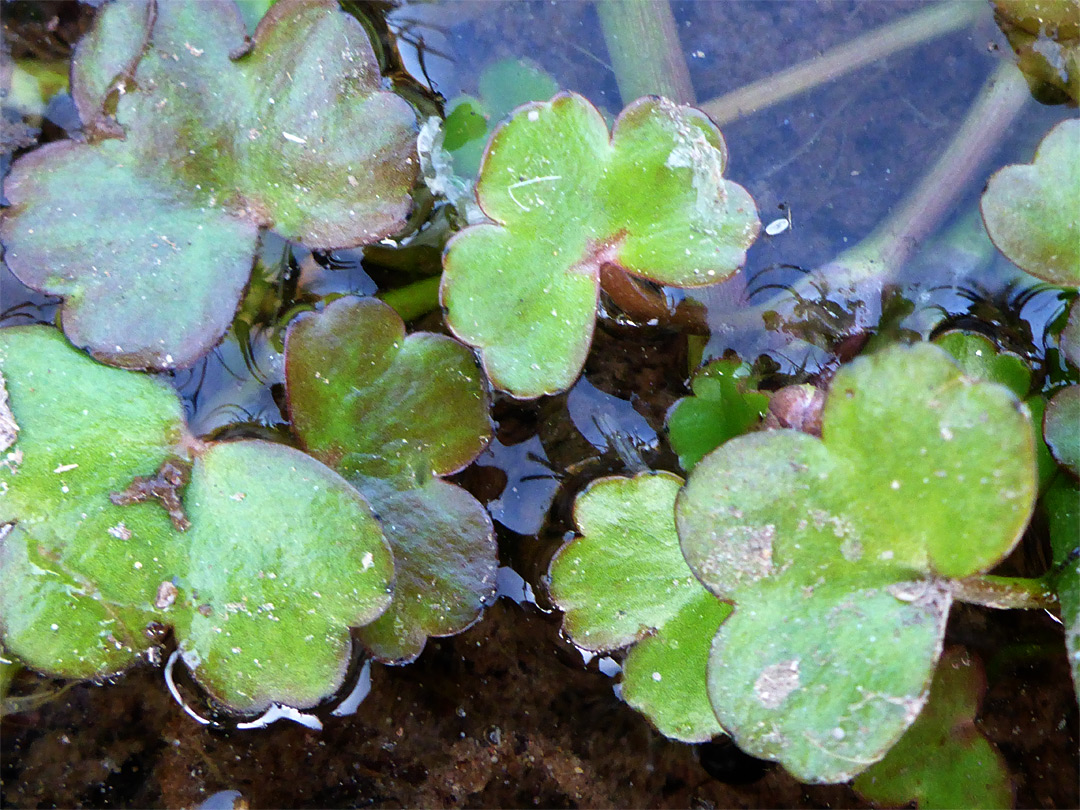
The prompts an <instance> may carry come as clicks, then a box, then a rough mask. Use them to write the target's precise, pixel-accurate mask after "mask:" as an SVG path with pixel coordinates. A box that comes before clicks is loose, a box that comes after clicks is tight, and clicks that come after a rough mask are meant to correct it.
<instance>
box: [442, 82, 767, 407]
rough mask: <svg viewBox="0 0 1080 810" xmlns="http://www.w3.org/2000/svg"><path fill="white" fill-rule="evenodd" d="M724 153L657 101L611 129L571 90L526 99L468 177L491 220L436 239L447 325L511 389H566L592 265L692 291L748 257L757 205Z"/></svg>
mask: <svg viewBox="0 0 1080 810" xmlns="http://www.w3.org/2000/svg"><path fill="white" fill-rule="evenodd" d="M725 160H726V149H725V147H724V143H723V139H722V138H721V136H720V133H719V131H718V130H717V129H716V127H715V126H714V125H713V124H712V123H711V122H710V121H709V120H708V118H707V117H706V116H705V115H704V113H701V112H700V111H698V110H694V109H692V108H688V107H679V106H677V105H674V104H672V103H671V102H668V101H666V100H664V99H659V98H652V97H650V98H644V99H640V100H639V101H637V102H635V103H634V104H632V105H631V106H630V107H628V108H627V109H626V110H624V111H623V113H622V115H620V117H619V119H618V120H617V121H616V122H615V128H614V132H613V133H612V134H611V135H610V136H609V134H608V129H607V125H606V124H605V123H604V120H603V117H602V116H601V115H600V113H599V112H598V111H597V110H596V108H595V107H593V106H592V105H591V104H589V103H588V102H587V101H586V100H585V99H583V98H582V97H581V96H578V95H575V94H573V93H562V94H559V95H557V96H555V97H554V98H553V99H552V100H551V101H548V102H542V103H532V104H526V105H523V106H522V107H520V108H519V109H518V110H517V111H516V112H515V113H514V115H513V116H512V117H511V118H510V119H509V120H508V121H506V122H505V123H503V124H502V125H501V126H500V127H499V128H498V129H497V130H496V131H495V133H494V134H493V135H492V138H491V141H490V142H489V144H488V148H487V151H486V153H485V155H484V162H483V165H482V168H481V173H480V179H479V181H478V183H477V198H478V201H479V204H480V207H481V208H482V209H483V211H484V213H485V214H486V215H487V216H488V217H490V218H491V219H493V220H494V221H495V224H481V225H474V226H472V227H469V228H466V229H465V230H463V231H462V232H461V233H459V234H458V235H457V236H456V237H454V239H452V240H451V241H450V244H449V245H448V246H447V250H446V253H445V256H444V273H443V282H442V301H443V305H444V306H445V307H446V309H447V323H448V324H449V326H450V328H451V329H452V330H453V331H454V333H455V334H456V335H457V336H458V337H460V338H461V339H462V340H464V341H466V342H467V343H469V344H471V345H473V346H476V347H478V348H479V349H480V351H481V358H482V361H483V364H484V367H485V369H486V370H487V372H488V375H489V377H490V378H491V379H492V381H493V382H494V384H495V385H496V386H498V387H500V388H502V389H504V390H506V391H509V392H510V393H511V394H513V395H514V396H517V397H522V398H532V397H537V396H540V395H542V394H548V393H554V392H556V391H561V390H564V389H566V388H568V387H569V386H570V385H571V384H572V383H573V381H574V379H575V378H576V377H577V376H578V374H579V373H580V371H581V368H582V365H583V364H584V361H585V356H586V354H587V353H588V349H589V344H590V343H591V341H592V329H593V323H594V320H595V316H596V304H597V298H598V295H599V289H600V269H601V267H602V266H604V265H606V264H611V265H614V266H616V267H619V268H621V269H623V270H626V271H628V272H631V273H635V274H637V275H641V276H643V277H645V278H649V279H652V280H654V281H658V282H662V283H668V284H679V285H683V286H694V285H704V284H709V283H712V282H715V281H720V280H722V279H723V278H725V277H727V276H728V275H730V274H731V273H733V272H734V271H735V270H736V269H738V267H739V266H740V265H741V264H742V262H743V261H744V260H745V253H746V249H747V248H748V247H749V245H750V244H751V243H752V242H753V240H754V238H755V237H756V235H757V231H758V227H759V223H758V218H757V211H756V209H755V207H754V204H753V200H752V199H751V198H750V196H749V194H747V193H746V191H745V190H744V189H743V188H742V187H741V186H738V185H737V184H735V183H732V182H730V181H728V180H725V179H724V178H723V177H722V172H723V168H724V162H725ZM642 189H649V192H648V193H647V194H646V193H643V192H642Z"/></svg>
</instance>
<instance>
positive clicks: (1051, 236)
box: [982, 118, 1080, 287]
mask: <svg viewBox="0 0 1080 810" xmlns="http://www.w3.org/2000/svg"><path fill="white" fill-rule="evenodd" d="M1078 141H1080V120H1077V119H1075V118H1073V119H1070V120H1068V121H1062V122H1061V123H1060V124H1058V125H1057V126H1055V127H1054V128H1053V129H1052V130H1050V132H1048V133H1047V135H1046V137H1045V138H1043V140H1042V143H1040V144H1039V148H1038V150H1037V151H1036V152H1035V159H1034V160H1033V161H1032V162H1031V163H1030V164H1023V165H1014V166H1006V167H1005V168H1003V169H1000V170H999V171H998V172H997V173H996V174H995V175H994V176H993V177H991V178H990V182H989V183H987V186H986V191H985V192H983V196H982V214H983V219H984V220H985V221H986V232H987V233H988V234H990V238H991V239H992V240H994V244H995V245H997V247H998V249H999V250H1000V251H1001V252H1002V253H1004V254H1005V255H1006V256H1007V257H1008V258H1009V260H1010V261H1012V262H1014V263H1015V264H1016V265H1017V266H1019V267H1020V268H1022V269H1024V270H1026V271H1027V272H1029V273H1031V274H1032V275H1033V276H1038V277H1039V278H1041V279H1044V280H1046V281H1049V282H1050V283H1051V284H1057V285H1059V286H1062V287H1077V286H1080V237H1078V234H1080V213H1077V208H1076V200H1077V197H1078V196H1080V150H1078V149H1077V148H1076V144H1077V142H1078Z"/></svg>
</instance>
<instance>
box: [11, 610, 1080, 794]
mask: <svg viewBox="0 0 1080 810" xmlns="http://www.w3.org/2000/svg"><path fill="white" fill-rule="evenodd" d="M558 622H559V618H558V615H557V614H556V615H545V614H543V613H541V612H540V611H538V610H537V609H536V608H535V607H533V606H531V605H524V606H519V605H517V604H515V603H513V602H510V601H508V600H505V599H502V600H500V601H499V602H498V603H497V604H496V605H495V606H494V607H492V608H491V609H490V610H489V611H488V613H487V615H486V616H485V618H484V620H483V621H482V622H481V623H480V624H479V625H477V626H476V627H474V628H472V629H471V630H470V631H468V632H466V633H464V634H463V635H461V636H458V637H456V638H453V639H445V640H441V641H434V642H432V643H430V644H429V647H428V649H427V650H426V651H425V652H424V654H423V655H422V656H421V658H420V660H419V661H417V662H416V663H415V664H413V665H412V666H408V667H403V668H383V667H379V666H375V667H374V668H373V672H372V688H371V693H370V694H369V695H368V697H367V699H366V700H364V702H363V703H361V704H360V706H359V708H358V709H357V711H356V713H355V714H354V715H352V716H349V717H343V718H335V717H330V716H326V717H324V722H325V727H324V729H323V730H322V731H321V732H319V731H312V730H309V729H306V728H303V727H301V726H298V725H295V724H293V723H288V722H279V723H277V724H275V725H273V726H271V727H270V728H268V729H263V730H256V731H232V732H222V731H216V730H209V729H205V728H203V727H201V726H199V725H198V724H197V723H196V722H194V721H193V720H191V719H190V718H189V717H187V716H186V715H185V714H184V713H183V712H182V711H181V710H180V708H179V707H178V706H177V705H176V703H174V702H173V700H172V698H171V697H170V696H169V694H168V692H167V690H166V688H165V684H164V683H163V680H162V677H161V672H160V670H155V669H151V668H143V669H140V670H137V671H135V672H133V673H130V674H129V675H127V676H126V677H124V678H123V679H122V680H121V682H120V683H118V684H115V685H111V686H105V687H99V686H91V685H79V686H76V687H75V688H73V689H71V690H69V691H68V692H66V693H65V694H64V695H63V696H62V697H61V698H60V699H59V700H57V701H55V702H53V703H51V704H49V705H47V706H45V707H44V708H41V709H40V710H38V711H37V712H32V713H27V714H23V715H20V716H17V717H11V718H8V719H7V721H6V722H5V723H4V725H3V741H2V742H3V749H2V752H3V805H4V806H6V807H56V806H59V807H181V806H186V807H190V806H193V805H197V804H199V803H200V802H202V801H204V800H205V799H206V798H207V797H209V796H210V795H212V794H214V793H215V792H217V791H221V790H235V791H238V792H239V793H240V795H241V796H242V797H243V799H244V800H245V801H246V802H247V803H248V804H249V806H251V807H456V806H462V807H610V806H617V807H699V808H708V807H867V806H869V805H868V804H866V803H865V802H863V801H862V800H861V799H860V798H859V797H858V796H857V795H856V794H855V793H854V792H853V791H852V789H851V788H850V787H848V786H846V785H816V786H815V785H811V786H807V785H802V784H799V783H798V782H796V781H795V780H794V779H792V778H791V777H790V776H788V775H787V774H786V773H785V772H784V771H783V769H781V768H778V767H771V766H765V765H763V764H762V763H759V762H757V761H756V760H750V759H748V758H745V759H744V758H742V757H740V756H739V755H738V754H737V752H733V751H732V750H730V749H729V748H726V747H725V746H723V745H715V744H714V745H713V746H709V747H706V748H701V747H695V746H688V745H681V744H678V743H673V742H670V741H668V740H665V739H664V738H663V737H662V736H661V735H659V734H657V733H656V732H655V731H653V730H652V729H651V728H650V726H649V724H648V722H647V721H646V720H645V719H644V718H642V717H641V716H640V715H639V714H637V713H636V712H634V711H633V710H631V709H630V708H629V707H627V706H626V705H624V704H622V703H621V702H620V701H619V700H618V699H617V698H616V697H615V696H614V695H613V694H612V688H611V687H612V681H611V680H610V679H609V678H607V677H606V676H604V675H602V674H600V673H599V672H597V671H595V666H594V667H592V668H583V667H582V665H581V659H580V657H579V656H578V654H577V653H576V651H574V650H573V649H572V648H569V647H567V646H566V645H565V643H564V642H562V641H561V640H560V638H559V636H558ZM1054 633H1055V630H1054V627H1053V625H1052V624H1051V623H1050V622H1049V621H1048V619H1047V618H1046V617H1045V616H1042V615H1036V614H1030V615H1015V614H1013V615H1005V614H992V613H990V612H987V611H981V610H975V609H968V610H965V611H960V612H959V615H958V616H956V617H954V621H953V622H952V623H951V625H950V636H951V637H953V638H957V637H961V638H962V639H963V640H965V641H968V642H974V643H973V647H974V648H975V649H976V650H977V649H978V648H980V647H982V646H983V644H982V643H980V642H981V641H985V640H986V639H987V638H996V639H997V640H998V641H999V642H1004V644H1003V645H1001V644H995V645H994V646H995V647H997V649H998V650H999V651H1000V650H1005V651H1008V650H1009V649H1010V647H1009V646H1008V644H1009V640H1010V639H1020V638H1024V639H1027V640H1029V641H1030V640H1032V639H1035V640H1036V641H1037V643H1042V644H1043V649H1044V650H1045V649H1052V648H1053V638H1054ZM1016 653H1017V654H1016V655H1011V654H1009V655H1002V654H1000V652H999V653H998V654H996V655H993V656H991V657H988V658H987V660H988V667H987V669H988V678H989V690H988V693H987V699H986V701H985V703H984V707H983V712H982V714H981V716H980V718H979V726H980V728H981V730H982V731H983V732H984V733H986V734H987V735H988V736H989V737H990V739H991V740H992V741H993V742H994V743H995V744H997V745H998V746H999V747H1000V748H1001V749H1002V751H1003V752H1004V754H1005V756H1006V759H1007V760H1008V763H1009V767H1010V769H1011V772H1012V775H1013V778H1014V781H1015V784H1016V791H1017V796H1016V805H1017V806H1018V807H1076V806H1078V804H1080V797H1078V795H1077V793H1078V791H1077V784H1078V774H1077V758H1076V751H1077V739H1078V738H1077V706H1076V700H1075V697H1074V696H1073V693H1072V690H1071V688H1069V676H1068V672H1067V668H1066V663H1065V656H1064V654H1061V655H1051V656H1042V657H1039V656H1036V657H1032V654H1031V648H1030V647H1025V648H1024V649H1019V648H1017V649H1016ZM46 683H47V682H44V681H42V682H40V683H38V684H35V683H34V682H33V680H32V679H31V680H25V679H24V680H23V681H21V682H20V683H19V684H18V685H17V691H20V692H23V691H26V690H27V689H28V688H29V689H33V688H41V687H43V686H45V685H46ZM707 768H708V769H707ZM710 770H711V771H712V772H713V773H715V774H717V775H719V776H721V777H722V778H723V779H724V780H726V781H721V780H720V779H718V778H716V777H714V776H713V775H712V774H710ZM731 783H734V784H731Z"/></svg>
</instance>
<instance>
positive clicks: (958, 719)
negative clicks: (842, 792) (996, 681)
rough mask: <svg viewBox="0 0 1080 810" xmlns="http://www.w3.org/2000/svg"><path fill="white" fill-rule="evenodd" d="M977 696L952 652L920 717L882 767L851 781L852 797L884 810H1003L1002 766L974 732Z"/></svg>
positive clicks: (982, 683) (973, 664) (980, 688)
mask: <svg viewBox="0 0 1080 810" xmlns="http://www.w3.org/2000/svg"><path fill="white" fill-rule="evenodd" d="M985 693H986V676H985V675H984V673H983V668H982V664H981V663H980V662H979V660H978V659H977V658H972V657H971V656H970V655H969V654H968V653H967V652H966V651H965V650H963V649H962V648H960V647H951V648H950V649H948V650H946V651H945V652H944V653H942V655H941V661H940V663H939V665H938V668H937V672H936V673H935V674H934V682H933V683H932V684H931V686H930V697H929V699H928V700H927V703H926V707H925V708H924V709H923V711H922V714H920V715H919V717H918V719H917V720H916V721H915V722H914V723H913V724H912V726H911V728H909V729H908V730H907V731H906V732H905V733H904V736H903V737H901V738H900V741H899V742H898V743H897V744H896V745H895V746H894V747H893V749H892V750H891V751H889V753H888V754H886V755H885V758H884V759H883V760H881V761H880V762H876V763H874V764H873V765H871V766H870V767H869V768H868V769H867V770H865V771H863V772H862V773H861V774H859V776H858V777H856V779H855V790H857V791H859V793H861V794H862V795H863V796H866V797H867V798H868V799H871V800H872V801H874V802H877V803H879V804H884V805H890V806H902V805H905V804H908V803H909V802H915V804H916V806H917V807H919V808H957V810H961V809H962V808H967V807H986V808H992V807H1000V808H1011V807H1012V806H1013V790H1012V782H1011V780H1010V779H1009V769H1008V768H1007V767H1006V765H1005V759H1004V757H1002V755H1001V752H1000V751H998V750H997V748H995V747H994V746H993V744H992V743H990V742H989V741H988V740H987V739H986V737H984V736H983V735H982V733H981V732H980V731H979V729H978V726H976V725H975V716H976V714H977V713H978V711H979V704H980V703H982V699H983V695H984V694H985Z"/></svg>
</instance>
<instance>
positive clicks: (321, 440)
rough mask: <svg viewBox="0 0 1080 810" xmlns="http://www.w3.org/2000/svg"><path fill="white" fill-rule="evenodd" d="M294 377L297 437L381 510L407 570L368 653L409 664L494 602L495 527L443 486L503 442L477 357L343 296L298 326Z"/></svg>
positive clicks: (289, 371) (289, 357) (289, 341)
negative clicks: (494, 436)
mask: <svg viewBox="0 0 1080 810" xmlns="http://www.w3.org/2000/svg"><path fill="white" fill-rule="evenodd" d="M285 376H286V386H287V392H288V400H289V413H290V416H291V421H292V424H293V429H294V431H295V432H296V435H297V436H298V437H299V439H300V441H301V443H302V444H303V446H304V447H305V448H306V449H307V450H308V451H309V452H311V453H312V454H313V455H314V456H315V457H316V458H319V459H321V460H322V461H324V462H325V463H326V464H328V465H330V466H332V467H334V468H335V469H337V470H339V471H340V472H341V473H342V474H343V475H345V477H346V478H348V479H349V480H350V481H351V482H352V483H353V484H354V485H355V486H356V487H357V488H359V489H360V491H361V492H363V493H364V495H365V496H366V497H367V498H368V500H370V501H371V503H372V504H373V505H374V506H375V509H376V511H377V512H378V514H379V519H380V521H381V523H382V525H383V528H384V531H385V532H386V536H387V539H388V540H389V541H390V544H391V547H392V548H393V549H394V554H395V558H396V560H397V562H398V580H397V586H396V590H395V594H394V599H393V602H392V603H391V605H390V608H389V609H388V610H387V612H386V614H384V615H383V616H382V618H381V619H379V620H378V621H377V622H375V623H374V624H372V625H371V626H369V627H368V628H366V629H365V630H364V631H363V632H362V634H361V637H362V639H363V641H364V643H365V644H366V645H367V647H368V648H369V649H370V650H371V651H372V652H373V653H374V654H375V656H376V657H377V658H378V659H379V660H381V661H384V662H392V663H405V662H407V661H410V660H412V659H414V658H415V657H416V656H418V655H419V654H420V652H421V650H422V649H423V648H424V644H425V642H426V640H427V637H428V636H445V635H452V634H454V633H458V632H461V631H462V630H464V629H465V628H467V627H469V626H470V625H472V624H473V622H475V621H476V620H478V619H479V617H480V614H481V612H482V611H483V607H484V605H485V603H486V602H487V601H488V600H489V599H490V598H491V597H492V595H493V594H494V587H495V570H496V567H497V563H496V547H495V539H494V529H493V527H492V525H491V520H490V518H489V517H488V515H487V512H486V511H485V510H484V508H483V507H482V506H481V505H480V504H479V503H478V502H477V501H476V499H475V498H473V497H472V496H471V495H470V494H469V493H467V492H466V491H465V490H463V489H461V488H460V487H457V486H456V485H453V484H449V483H446V482H444V481H441V480H440V479H439V478H438V476H441V475H447V474H450V473H453V472H456V471H457V470H459V469H461V468H463V467H465V466H466V465H467V464H469V463H470V462H471V461H472V460H473V459H474V458H475V457H476V456H477V455H478V454H479V453H480V451H481V450H482V449H483V448H484V446H485V445H486V444H487V442H488V440H489V439H490V437H491V422H490V420H489V417H488V413H487V407H488V399H487V394H486V391H485V388H484V383H483V379H482V378H481V376H480V373H479V369H477V367H476V362H475V360H474V359H473V356H472V353H471V352H470V351H469V350H468V349H466V348H465V347H464V346H462V345H461V344H460V343H458V342H457V341H455V340H453V339H451V338H448V337H444V336H441V335H433V334H430V333H417V334H413V335H409V336H406V334H405V324H404V322H403V321H402V320H401V318H400V317H399V316H398V315H397V313H395V312H394V311H393V310H392V309H391V308H390V307H389V306H387V305H386V304H384V303H382V302H381V301H378V300H376V299H370V298H369V299H354V298H341V299H338V300H337V301H335V302H333V303H332V304H330V305H329V306H327V307H326V308H325V309H324V310H322V312H320V313H318V314H308V315H303V316H301V317H300V318H298V319H297V320H296V321H294V322H293V323H292V324H291V325H290V327H289V331H288V335H287V337H286V346H285Z"/></svg>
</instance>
